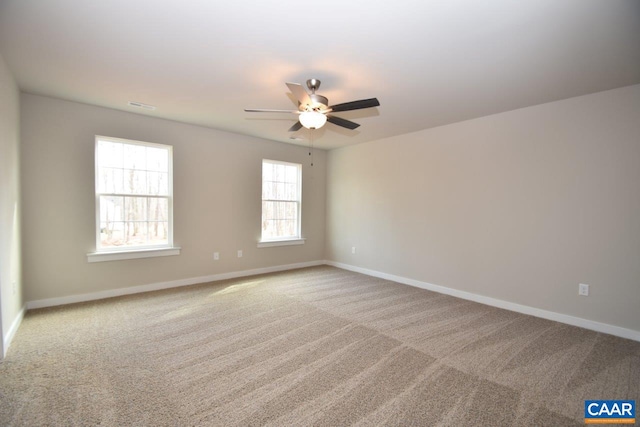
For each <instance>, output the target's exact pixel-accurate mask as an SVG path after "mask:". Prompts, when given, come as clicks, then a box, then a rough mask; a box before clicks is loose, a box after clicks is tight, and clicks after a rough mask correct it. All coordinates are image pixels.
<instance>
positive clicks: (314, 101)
mask: <svg viewBox="0 0 640 427" xmlns="http://www.w3.org/2000/svg"><path fill="white" fill-rule="evenodd" d="M309 101H310V102H309V103H308V104H305V105H302V104H301V103H300V102H298V105H299V108H300V110H301V111H320V110H326V109H327V106H328V105H329V100H328V99H327V98H326V97H324V96H322V95H316V94H315V93H313V94H311V95H309Z"/></svg>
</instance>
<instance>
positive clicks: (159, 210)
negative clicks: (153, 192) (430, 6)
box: [148, 197, 169, 221]
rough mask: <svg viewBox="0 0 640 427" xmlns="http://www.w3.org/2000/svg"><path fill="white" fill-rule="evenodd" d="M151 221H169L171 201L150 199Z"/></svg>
mask: <svg viewBox="0 0 640 427" xmlns="http://www.w3.org/2000/svg"><path fill="white" fill-rule="evenodd" d="M148 219H149V221H168V220H169V201H168V200H167V199H160V198H157V197H150V198H149V217H148Z"/></svg>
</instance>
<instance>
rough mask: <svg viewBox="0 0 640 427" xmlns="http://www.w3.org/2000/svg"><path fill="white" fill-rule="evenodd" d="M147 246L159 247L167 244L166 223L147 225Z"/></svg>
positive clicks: (159, 222) (167, 229)
mask: <svg viewBox="0 0 640 427" xmlns="http://www.w3.org/2000/svg"><path fill="white" fill-rule="evenodd" d="M147 226H148V231H149V244H152V245H161V244H167V243H168V242H169V223H168V222H166V221H155V222H149V223H148V225H147Z"/></svg>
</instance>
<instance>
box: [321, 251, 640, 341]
mask: <svg viewBox="0 0 640 427" xmlns="http://www.w3.org/2000/svg"><path fill="white" fill-rule="evenodd" d="M325 264H327V265H331V266H333V267H338V268H342V269H344V270H349V271H354V272H356V273H362V274H366V275H367V276H373V277H379V278H381V279H386V280H391V281H393V282H398V283H402V284H405V285H410V286H415V287H417V288H422V289H427V290H429V291H434V292H438V293H441V294H446V295H451V296H454V297H457V298H462V299H466V300H469V301H474V302H479V303H481V304H486V305H490V306H493V307H498V308H503V309H505V310H510V311H515V312H517V313H522V314H528V315H531V316H535V317H541V318H543V319H547V320H554V321H556V322H560V323H566V324H567V325H572V326H578V327H581V328H585V329H590V330H592V331H596V332H602V333H605V334H610V335H615V336H617V337H621V338H627V339H630V340H634V341H640V331H635V330H633V329H627V328H623V327H620V326H614V325H609V324H606V323H600V322H595V321H593V320H587V319H583V318H580V317H574V316H569V315H568V314H561V313H556V312H553V311H547V310H542V309H540V308H535V307H529V306H527V305H521V304H516V303H513V302H509V301H504V300H500V299H496V298H491V297H486V296H483V295H478V294H474V293H471V292H466V291H460V290H457V289H451V288H447V287H444V286H439V285H433V284H431V283H427V282H421V281H419V280H414V279H408V278H406V277H401V276H395V275H393V274H387V273H382V272H380V271H375V270H370V269H368V268H362V267H356V266H353V265H349V264H343V263H340V262H335V261H325Z"/></svg>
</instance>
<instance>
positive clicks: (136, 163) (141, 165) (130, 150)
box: [123, 144, 147, 170]
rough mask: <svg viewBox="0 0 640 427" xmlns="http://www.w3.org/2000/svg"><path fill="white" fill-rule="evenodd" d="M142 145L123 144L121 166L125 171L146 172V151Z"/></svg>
mask: <svg viewBox="0 0 640 427" xmlns="http://www.w3.org/2000/svg"><path fill="white" fill-rule="evenodd" d="M146 148H147V147H145V146H144V145H134V144H124V146H123V159H124V162H123V166H124V168H125V169H142V170H147V155H146V154H147V151H146Z"/></svg>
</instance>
